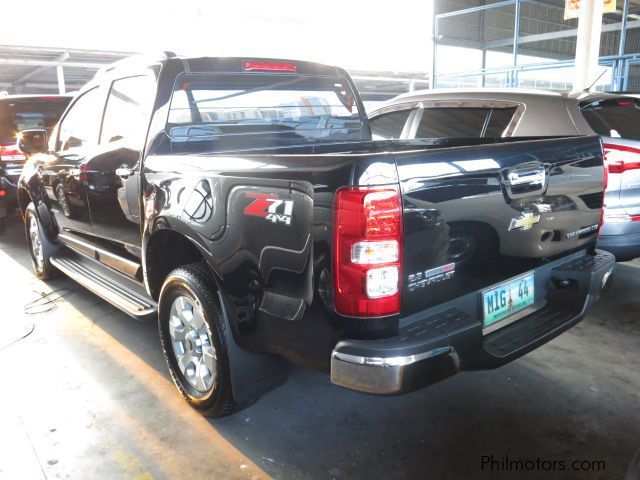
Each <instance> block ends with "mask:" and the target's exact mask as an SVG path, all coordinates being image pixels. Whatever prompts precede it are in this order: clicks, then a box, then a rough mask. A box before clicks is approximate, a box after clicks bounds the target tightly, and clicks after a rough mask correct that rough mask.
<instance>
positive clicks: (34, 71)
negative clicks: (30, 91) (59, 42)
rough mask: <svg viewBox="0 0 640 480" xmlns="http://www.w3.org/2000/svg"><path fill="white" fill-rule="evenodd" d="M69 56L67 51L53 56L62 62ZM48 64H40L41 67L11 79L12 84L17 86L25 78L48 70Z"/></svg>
mask: <svg viewBox="0 0 640 480" xmlns="http://www.w3.org/2000/svg"><path fill="white" fill-rule="evenodd" d="M68 58H69V52H64V53H63V54H62V55H59V56H58V57H56V58H55V60H53V61H55V62H64V61H65V60H67V59H68ZM50 68H53V67H50V66H46V65H44V66H42V67H38V68H36V69H34V70H31V71H30V72H29V73H26V74H24V75H23V76H21V77H20V78H18V79H17V80H14V81H13V86H14V87H15V86H18V85H22V84H23V83H24V82H25V81H26V80H28V79H30V78H31V77H34V76H36V75H39V74H41V73H43V72H46V71H47V70H49V69H50Z"/></svg>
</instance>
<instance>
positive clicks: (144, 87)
mask: <svg viewBox="0 0 640 480" xmlns="http://www.w3.org/2000/svg"><path fill="white" fill-rule="evenodd" d="M155 84H156V82H155V79H154V78H152V77H150V76H146V75H141V76H136V77H128V78H122V79H119V80H115V81H114V82H113V84H112V85H111V91H110V92H109V98H108V99H107V107H106V109H105V113H104V120H103V121H102V132H101V134H100V144H107V143H114V142H119V141H121V140H126V141H127V142H129V143H131V144H132V146H135V147H136V148H142V146H143V144H144V139H145V136H146V133H147V126H148V123H149V122H148V119H149V114H150V113H151V107H152V105H153V99H154V97H155V91H156V89H155Z"/></svg>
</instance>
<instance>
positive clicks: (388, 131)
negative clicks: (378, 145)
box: [369, 109, 411, 140]
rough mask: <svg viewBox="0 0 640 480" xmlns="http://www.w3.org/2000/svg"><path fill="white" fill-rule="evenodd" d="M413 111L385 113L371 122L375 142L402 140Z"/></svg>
mask: <svg viewBox="0 0 640 480" xmlns="http://www.w3.org/2000/svg"><path fill="white" fill-rule="evenodd" d="M410 113H411V109H408V110H398V111H396V112H389V113H383V114H382V115H379V116H377V117H375V118H373V119H371V120H370V122H369V124H370V125H371V135H372V136H373V139H374V140H392V139H397V138H400V134H401V133H402V130H403V128H404V126H405V124H406V123H407V118H409V114H410Z"/></svg>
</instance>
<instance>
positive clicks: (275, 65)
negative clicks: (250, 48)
mask: <svg viewBox="0 0 640 480" xmlns="http://www.w3.org/2000/svg"><path fill="white" fill-rule="evenodd" d="M242 70H244V71H245V72H255V71H263V72H290V73H295V72H297V71H298V66H297V65H296V64H295V63H287V62H259V61H246V62H244V63H243V64H242Z"/></svg>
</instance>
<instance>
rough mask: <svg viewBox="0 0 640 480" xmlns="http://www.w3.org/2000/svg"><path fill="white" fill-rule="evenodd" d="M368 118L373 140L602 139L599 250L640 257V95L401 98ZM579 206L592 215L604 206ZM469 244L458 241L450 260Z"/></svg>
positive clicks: (510, 92)
mask: <svg viewBox="0 0 640 480" xmlns="http://www.w3.org/2000/svg"><path fill="white" fill-rule="evenodd" d="M369 118H370V123H371V130H372V133H373V138H374V139H376V140H387V139H395V138H404V139H414V138H470V137H515V136H517V137H532V136H556V135H600V136H601V137H602V141H603V143H604V150H605V157H606V163H607V170H608V173H609V175H608V187H607V190H606V195H605V200H604V201H605V205H606V213H605V223H604V226H603V227H602V230H601V232H600V238H599V240H598V247H599V248H602V249H604V250H608V251H610V252H611V253H613V254H614V255H615V256H616V258H617V259H618V261H626V260H631V259H633V258H636V257H639V256H640V95H634V94H622V93H619V94H613V93H600V92H592V93H583V94H580V95H570V94H569V93H567V92H556V91H547V90H528V89H519V88H510V89H476V90H460V89H447V90H444V89H443V90H437V89H436V90H425V91H417V92H411V93H407V94H403V95H400V96H398V97H396V98H394V99H392V100H390V101H388V102H386V103H385V104H384V105H382V106H381V107H379V108H378V109H376V110H374V111H373V112H371V114H370V115H369ZM582 200H583V201H584V202H585V203H587V204H588V206H589V207H590V208H596V206H595V203H598V202H602V198H595V197H593V198H591V197H590V196H585V198H583V199H582ZM469 241H470V239H464V238H460V239H456V240H455V242H456V243H455V244H452V245H451V251H452V255H453V256H455V255H457V254H463V253H464V249H465V248H466V247H465V246H466V245H468V243H469Z"/></svg>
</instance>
